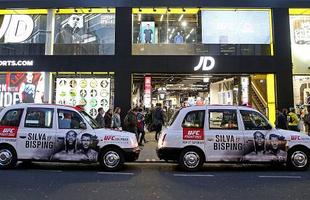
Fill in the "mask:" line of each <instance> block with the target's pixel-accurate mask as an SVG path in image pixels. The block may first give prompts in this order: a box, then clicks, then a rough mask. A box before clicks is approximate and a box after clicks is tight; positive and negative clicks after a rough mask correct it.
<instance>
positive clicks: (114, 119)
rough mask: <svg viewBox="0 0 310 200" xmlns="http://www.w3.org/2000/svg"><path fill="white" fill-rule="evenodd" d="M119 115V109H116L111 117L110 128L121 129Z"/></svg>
mask: <svg viewBox="0 0 310 200" xmlns="http://www.w3.org/2000/svg"><path fill="white" fill-rule="evenodd" d="M120 114H121V108H120V107H116V108H115V109H114V113H113V115H112V128H114V129H118V130H120V129H121V127H122V124H121V116H120Z"/></svg>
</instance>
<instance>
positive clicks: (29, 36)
mask: <svg viewBox="0 0 310 200" xmlns="http://www.w3.org/2000/svg"><path fill="white" fill-rule="evenodd" d="M46 14H47V10H46V9H25V10H21V9H18V10H13V9H12V10H9V9H8V10H0V24H1V28H0V55H44V54H45V40H46V34H47V23H46V20H47V15H46Z"/></svg>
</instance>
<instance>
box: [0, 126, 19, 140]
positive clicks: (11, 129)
mask: <svg viewBox="0 0 310 200" xmlns="http://www.w3.org/2000/svg"><path fill="white" fill-rule="evenodd" d="M17 131H18V127H15V126H0V137H3V138H16V135H17Z"/></svg>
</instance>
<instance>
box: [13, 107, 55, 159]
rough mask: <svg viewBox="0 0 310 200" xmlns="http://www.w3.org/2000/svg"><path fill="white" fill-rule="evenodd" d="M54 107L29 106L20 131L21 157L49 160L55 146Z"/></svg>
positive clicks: (18, 150) (19, 152)
mask: <svg viewBox="0 0 310 200" xmlns="http://www.w3.org/2000/svg"><path fill="white" fill-rule="evenodd" d="M54 113H55V112H54V108H42V107H29V108H27V109H26V112H25V115H24V116H23V118H22V120H21V126H20V127H21V128H20V129H19V131H18V140H17V153H18V158H19V159H32V160H49V158H50V156H51V155H52V153H53V152H54V146H55V135H56V130H55V122H54V119H55V117H54Z"/></svg>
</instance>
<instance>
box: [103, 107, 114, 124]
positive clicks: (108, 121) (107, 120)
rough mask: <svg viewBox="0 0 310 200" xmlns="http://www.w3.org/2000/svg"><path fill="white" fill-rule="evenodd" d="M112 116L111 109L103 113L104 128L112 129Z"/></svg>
mask: <svg viewBox="0 0 310 200" xmlns="http://www.w3.org/2000/svg"><path fill="white" fill-rule="evenodd" d="M112 114H113V111H112V109H109V110H108V111H107V112H106V113H105V115H104V125H105V128H111V127H112Z"/></svg>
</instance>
